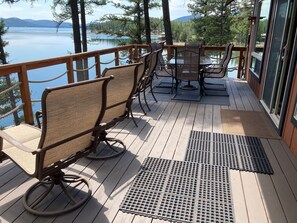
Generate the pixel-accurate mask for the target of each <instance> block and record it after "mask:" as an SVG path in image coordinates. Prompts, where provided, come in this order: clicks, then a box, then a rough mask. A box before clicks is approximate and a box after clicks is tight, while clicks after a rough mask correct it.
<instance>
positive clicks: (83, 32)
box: [80, 0, 89, 80]
mask: <svg viewBox="0 0 297 223" xmlns="http://www.w3.org/2000/svg"><path fill="white" fill-rule="evenodd" d="M80 19H81V35H82V48H83V49H82V50H83V52H87V51H88V40H87V25H86V11H85V0H80ZM88 67H89V64H88V59H84V60H83V68H84V69H87V68H88ZM83 75H84V80H88V79H89V70H85V71H84V72H83Z"/></svg>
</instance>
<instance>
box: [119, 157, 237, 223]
mask: <svg viewBox="0 0 297 223" xmlns="http://www.w3.org/2000/svg"><path fill="white" fill-rule="evenodd" d="M120 210H121V211H123V212H126V213H131V214H138V215H142V216H146V217H151V218H157V219H162V220H167V221H173V222H189V223H192V222H218V223H220V222H234V215H233V206H232V197H231V188H230V182H229V172H228V168H227V167H224V166H213V165H207V164H202V163H195V162H187V161H176V160H166V159H159V158H152V157H148V158H147V159H146V160H145V161H144V163H143V165H142V168H141V169H140V171H139V173H138V175H137V176H136V177H135V179H134V181H133V183H132V185H131V187H130V188H129V191H128V193H127V194H126V196H125V198H124V200H123V202H122V204H121V206H120Z"/></svg>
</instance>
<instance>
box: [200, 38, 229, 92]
mask: <svg viewBox="0 0 297 223" xmlns="http://www.w3.org/2000/svg"><path fill="white" fill-rule="evenodd" d="M229 50H231V51H232V48H231V43H228V44H226V46H225V50H224V54H223V57H222V58H221V59H219V60H218V58H213V57H210V58H211V59H215V60H217V61H219V62H217V63H212V64H211V65H210V66H208V67H207V68H206V70H207V69H208V70H210V69H211V68H219V67H222V66H223V64H224V62H225V61H226V59H227V57H228V53H229ZM204 85H216V86H225V84H224V83H212V82H206V81H205V80H204ZM206 88H207V87H206Z"/></svg>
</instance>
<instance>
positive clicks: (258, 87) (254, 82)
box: [245, 2, 297, 156]
mask: <svg viewBox="0 0 297 223" xmlns="http://www.w3.org/2000/svg"><path fill="white" fill-rule="evenodd" d="M272 3H273V5H272V7H273V10H274V7H275V5H276V2H272ZM252 26H253V25H252ZM272 29H273V27H272V23H271V24H270V27H269V30H272ZM270 33H271V32H268V36H267V42H266V46H269V45H270V42H271V35H270ZM250 35H251V37H253V35H255V33H254V28H253V27H251V32H250ZM252 40H253V38H250V44H249V49H248V59H247V67H246V70H245V73H246V74H247V76H246V79H247V82H248V84H249V86H250V87H251V89H252V90H253V91H254V93H255V94H256V96H257V98H258V99H259V100H260V99H261V96H262V91H263V85H264V80H265V76H266V73H265V71H266V66H267V63H266V62H267V55H269V53H268V51H269V47H266V49H265V52H264V57H263V61H262V62H263V67H262V74H261V77H260V79H258V78H257V77H255V76H254V75H253V74H251V73H250V71H249V67H250V64H251V52H252V50H253V49H252V44H251V42H252ZM296 96H297V63H296V64H295V72H294V77H293V82H292V88H291V92H290V95H289V102H288V107H287V113H286V115H285V117H286V118H285V121H284V126H283V129H282V133H281V135H282V138H283V140H284V142H285V143H286V144H287V145H288V146H289V148H290V149H291V150H292V152H293V153H294V154H295V155H296V156H297V128H296V127H295V126H294V125H293V123H292V121H291V118H292V115H293V111H294V108H295V100H296Z"/></svg>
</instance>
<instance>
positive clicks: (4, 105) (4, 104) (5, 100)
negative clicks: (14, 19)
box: [0, 19, 21, 125]
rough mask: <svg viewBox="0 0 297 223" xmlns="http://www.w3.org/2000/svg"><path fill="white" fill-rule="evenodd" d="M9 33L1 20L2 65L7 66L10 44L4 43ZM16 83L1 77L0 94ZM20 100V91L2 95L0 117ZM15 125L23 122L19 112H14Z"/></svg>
mask: <svg viewBox="0 0 297 223" xmlns="http://www.w3.org/2000/svg"><path fill="white" fill-rule="evenodd" d="M6 32H7V28H5V24H4V20H3V19H1V20H0V65H1V64H7V63H8V62H7V60H6V56H7V54H6V53H5V51H4V47H5V46H7V44H8V42H7V41H4V39H3V36H4V35H5V33H6ZM15 83H16V81H15V80H14V79H11V78H10V76H9V75H6V76H1V77H0V92H3V91H5V90H6V89H8V88H10V87H11V86H13V85H14V84H15ZM19 100H20V92H19V90H13V91H8V92H6V93H4V94H0V115H4V114H6V113H8V112H9V111H11V110H13V109H14V108H16V105H17V102H18V101H19ZM13 118H14V123H15V124H16V125H17V124H19V123H20V122H21V118H20V117H19V114H18V111H15V112H13Z"/></svg>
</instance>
